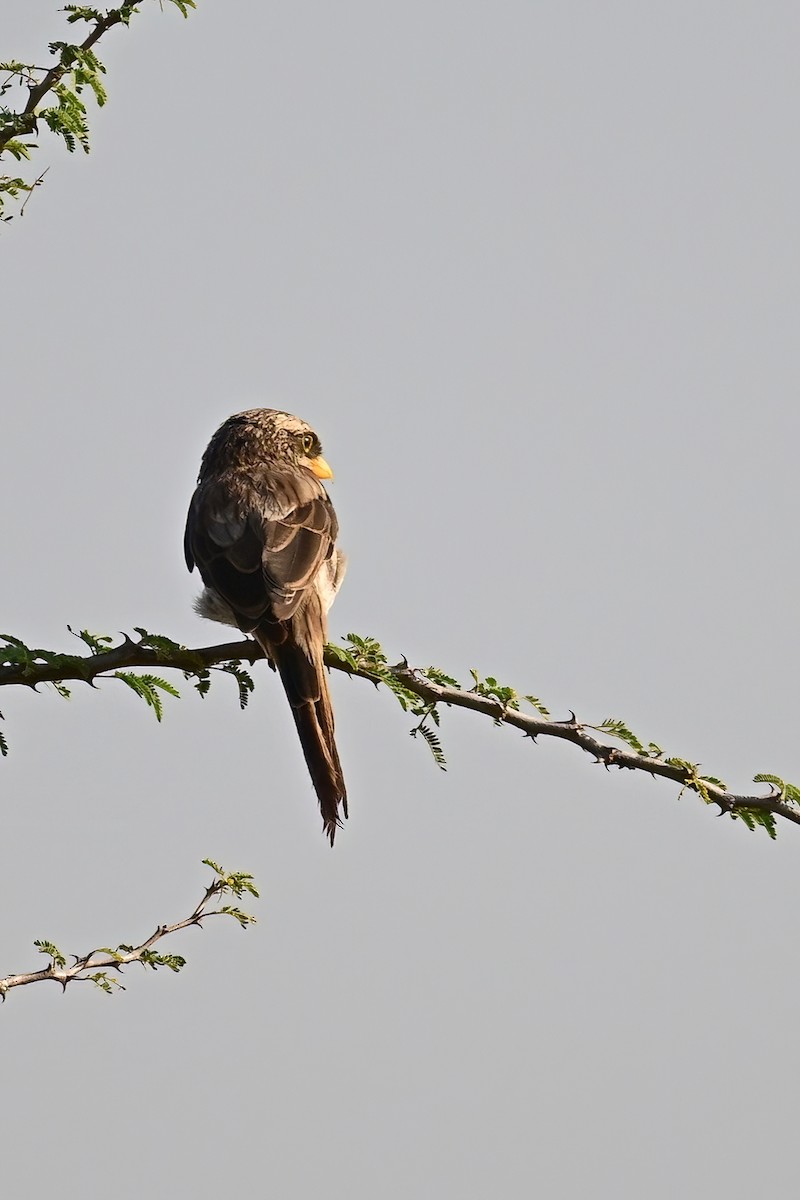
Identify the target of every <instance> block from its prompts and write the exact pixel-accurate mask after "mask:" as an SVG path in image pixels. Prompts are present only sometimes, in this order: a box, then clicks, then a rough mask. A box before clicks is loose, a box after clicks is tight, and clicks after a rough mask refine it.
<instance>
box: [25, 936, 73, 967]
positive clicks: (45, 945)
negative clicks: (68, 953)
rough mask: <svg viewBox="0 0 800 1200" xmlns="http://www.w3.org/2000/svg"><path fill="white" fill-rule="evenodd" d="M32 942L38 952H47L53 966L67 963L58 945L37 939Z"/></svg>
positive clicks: (61, 965) (62, 965)
mask: <svg viewBox="0 0 800 1200" xmlns="http://www.w3.org/2000/svg"><path fill="white" fill-rule="evenodd" d="M33 944H34V946H35V947H36V949H37V950H38V951H39V953H40V954H47V955H49V956H50V958H51V959H52V960H53V966H54V967H65V966H66V965H67V960H66V959H65V958H64V955H63V954H62V953H61V951H60V950H59V948H58V946H56V945H54V944H53V942H47V941H44V940H37V941H35V942H34V943H33Z"/></svg>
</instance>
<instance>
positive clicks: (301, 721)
mask: <svg viewBox="0 0 800 1200" xmlns="http://www.w3.org/2000/svg"><path fill="white" fill-rule="evenodd" d="M284 628H285V627H284ZM270 632H271V633H272V634H273V637H272V638H271V637H269V635H268V634H267V633H266V632H265V631H262V630H254V633H253V636H254V637H255V638H256V639H257V640H258V642H259V643H260V644H261V645H262V646H263V647H264V649H265V651H266V652H267V654H268V655H269V657H270V659H271V660H272V662H273V663H274V664H275V666H276V667H277V670H278V674H279V675H280V677H281V682H282V684H283V688H284V691H285V692H286V696H287V699H288V701H289V704H290V705H291V709H292V716H293V717H294V723H295V726H296V727H297V734H298V737H299V738H300V745H301V746H302V748H303V755H304V757H305V760H306V765H307V766H308V770H309V774H310V775H311V782H312V783H313V785H314V791H315V792H316V793H317V798H318V800H319V807H320V811H321V813H322V823H323V829H324V831H325V834H326V836H327V837H328V838H329V839H330V843H331V845H333V841H334V838H335V836H336V830H337V829H339V828H341V825H342V817H345V818H346V817H347V789H346V787H345V782H344V775H343V773H342V764H341V762H340V761H339V752H338V750H337V749H336V741H335V739H334V724H333V708H332V705H331V698H330V693H329V691H328V680H327V677H326V674H325V667H324V664H323V662H322V646H321V645H320V647H319V652H318V653H314V660H316V661H314V660H312V659H310V658H309V656H308V654H307V653H306V651H305V650H304V649H302V648H301V647H300V646H299V645H298V643H297V642H296V641H295V640H294V639H293V638H292V637H291V636H288V637H286V639H285V640H284V641H282V642H277V641H276V640H273V638H274V634H275V630H274V629H271V630H270ZM287 632H289V631H288V630H287ZM303 640H304V641H308V639H305V638H304V639H303ZM314 650H316V646H314V647H313V648H312V653H313V651H314ZM340 807H341V816H340V813H339V809H340Z"/></svg>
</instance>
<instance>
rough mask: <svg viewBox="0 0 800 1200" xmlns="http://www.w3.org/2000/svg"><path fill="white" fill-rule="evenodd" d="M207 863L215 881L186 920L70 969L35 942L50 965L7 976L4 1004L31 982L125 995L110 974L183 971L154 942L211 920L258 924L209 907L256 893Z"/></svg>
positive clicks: (50, 948)
mask: <svg viewBox="0 0 800 1200" xmlns="http://www.w3.org/2000/svg"><path fill="white" fill-rule="evenodd" d="M203 861H204V863H205V864H206V865H207V866H210V867H211V868H212V869H213V870H214V872H215V875H216V878H215V879H214V881H213V882H212V883H211V884H210V885H209V886H208V887H207V888H206V890H205V893H204V895H203V898H202V900H201V901H200V903H199V904H198V905H197V907H196V908H195V909H194V911H193V912H192V913H190V915H189V916H188V917H185V918H184V919H183V920H182V921H175V922H174V923H173V924H172V925H159V926H158V927H157V928H156V929H155V930H154V931H153V933H151V934H150V937H148V938H145V940H144V941H143V942H141V943H140V944H139V945H138V946H130V945H126V944H121V945H119V946H118V947H117V948H116V950H112V949H110V948H109V947H107V946H103V947H101V948H100V949H98V950H90V951H89V953H88V954H82V955H77V954H73V955H71V956H70V957H71V958H74V960H75V961H74V963H73V965H72V966H71V967H68V966H67V965H66V959H65V957H64V955H63V954H62V953H61V951H60V950H59V949H58V947H57V946H55V945H53V943H51V942H43V941H39V942H35V943H34V944H35V945H36V946H37V948H38V949H39V952H40V953H41V954H46V955H48V956H49V958H50V963H49V965H48V966H47V967H45V968H44V969H43V970H41V971H23V972H21V973H20V974H17V975H7V976H6V977H5V979H0V999H2V1000H3V1001H5V998H6V995H7V994H8V992H9V991H10V990H11V989H12V988H15V987H25V986H26V985H27V984H29V983H42V982H43V981H44V980H52V981H53V982H54V983H59V984H61V989H62V991H66V990H67V986H68V984H70V983H93V984H95V986H96V987H99V988H100V989H101V990H102V991H104V992H111V991H113V990H114V989H115V988H118V989H121V990H123V991H124V990H125V989H124V987H123V985H122V984H121V983H120V982H119V980H118V979H116V978H115V977H114V976H109V974H108V972H109V971H114V972H116V973H117V974H121V973H122V971H123V970H124V968H125V967H127V966H129V965H130V964H131V963H137V962H138V963H141V964H142V966H144V967H150V969H151V970H153V971H155V970H157V969H158V968H159V967H168V968H169V969H170V970H171V971H175V972H177V971H180V970H181V968H182V967H183V966H184V965H185V962H186V960H185V959H184V958H183V957H181V955H178V954H160V953H156V952H155V951H154V950H153V946H155V945H156V943H158V942H160V941H161V940H162V939H163V938H165V937H169V936H170V934H173V933H177V932H178V931H179V930H181V929H188V928H189V927H190V926H192V925H196V926H198V927H200V928H202V924H203V921H204V920H205V919H206V918H207V917H233V918H234V919H235V920H236V921H238V922H239V924H240V925H241V927H242V928H243V929H246V928H248V926H250V925H252V924H254V923H255V917H252V916H250V914H249V913H245V912H242V911H241V909H239V908H237V907H235V906H232V905H222V906H221V907H218V908H209V904H210V903H211V901H212V900H214V899H215V898H216V897H221V896H224V895H226V894H232V895H234V896H241V895H243V893H244V892H248V893H249V894H250V895H252V896H256V897H257V896H258V891H257V890H256V888H255V886H254V885H253V881H252V876H250V875H247V874H244V873H242V872H234V873H233V874H227V873H226V872H224V871H223V870H222V868H221V867H219V866H217V864H216V863H214V862H212V860H211V859H204V860H203Z"/></svg>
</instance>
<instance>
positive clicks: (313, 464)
mask: <svg viewBox="0 0 800 1200" xmlns="http://www.w3.org/2000/svg"><path fill="white" fill-rule="evenodd" d="M308 465H309V467H310V468H311V470H312V471H313V472H314V474H315V475H316V477H317V479H333V471H332V470H331V469H330V467H329V466H328V464H327V463H326V462H325V459H324V458H323V457H322V455H321V454H319V455H317V457H316V458H309V459H308Z"/></svg>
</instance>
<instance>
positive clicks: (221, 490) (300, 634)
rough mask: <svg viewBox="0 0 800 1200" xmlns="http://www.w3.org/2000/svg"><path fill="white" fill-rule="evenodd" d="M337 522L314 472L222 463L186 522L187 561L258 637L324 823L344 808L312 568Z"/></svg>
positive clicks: (330, 547)
mask: <svg viewBox="0 0 800 1200" xmlns="http://www.w3.org/2000/svg"><path fill="white" fill-rule="evenodd" d="M337 532H338V524H337V521H336V514H335V513H334V511H333V506H332V504H331V502H330V500H329V499H328V496H327V494H326V492H325V490H324V488H323V487H322V485H321V484H320V483H319V481H318V480H317V479H316V478H315V477H314V476H313V475H312V474H311V472H309V471H305V470H303V469H296V470H293V469H285V470H284V469H272V468H266V467H265V468H263V469H260V470H259V471H258V472H257V473H255V474H254V473H253V472H247V473H244V472H238V471H227V472H225V473H223V474H220V475H217V476H211V477H210V478H207V479H206V480H205V481H204V482H202V483H201V484H200V485H199V486H198V488H197V490H196V492H195V494H194V496H193V498H192V503H191V506H190V508H189V516H188V519H187V523H186V537H185V551H186V562H187V565H188V566H189V569H190V570H191V569H192V567H193V566H194V565H195V564H197V566H198V567H199V569H200V574H201V575H202V577H203V581H204V583H205V584H206V586H207V587H209V588H212V589H213V590H214V591H216V592H217V593H218V594H219V595H220V596H221V597H222V598H223V600H225V602H226V603H227V604H228V605H229V607H230V609H231V610H232V612H233V614H234V616H235V617H236V619H237V621H238V623H239V625H240V627H241V628H242V629H243V630H245V631H246V632H248V633H252V635H253V636H254V637H255V638H256V639H257V640H258V641H259V642H260V643H261V645H263V646H264V649H265V651H266V652H267V654H268V655H269V657H270V659H271V661H272V662H273V663H274V664H275V666H276V667H277V669H278V672H279V674H280V677H281V681H282V683H283V686H284V690H285V692H286V695H287V698H288V700H289V703H290V704H291V707H292V714H293V716H294V721H295V725H296V726H297V732H298V735H299V737H300V742H301V745H302V747H303V753H304V756H305V759H306V763H307V765H308V769H309V772H310V774H311V779H312V782H313V784H314V789H315V791H316V793H317V796H318V798H319V802H320V808H321V811H322V816H323V821H324V826H325V830H326V832H327V834H328V836H329V838H330V840H331V842H333V838H334V834H335V831H336V828H337V827H338V825H339V824H340V819H339V806H340V805H341V808H342V812H343V814H344V816H347V794H346V790H345V784H344V778H343V775H342V768H341V764H340V762H339V755H338V752H337V750H336V743H335V741H334V723H333V710H332V707H331V701H330V695H329V692H328V683H327V677H326V674H325V667H324V664H323V650H324V645H325V641H326V638H327V623H326V616H325V604H324V602H323V598H322V592H321V589H320V587H319V586H318V581H317V576H318V575H319V572H320V568H321V567H323V564H325V562H326V560H327V559H328V558H330V557H331V555H332V554H333V552H334V542H335V539H336V535H337Z"/></svg>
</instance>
